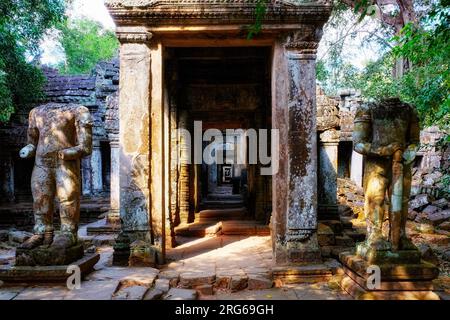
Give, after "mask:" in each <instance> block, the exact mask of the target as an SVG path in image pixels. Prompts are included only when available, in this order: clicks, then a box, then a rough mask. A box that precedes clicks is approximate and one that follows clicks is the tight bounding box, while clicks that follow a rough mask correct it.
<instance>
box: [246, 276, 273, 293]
mask: <svg viewBox="0 0 450 320" xmlns="http://www.w3.org/2000/svg"><path fill="white" fill-rule="evenodd" d="M247 283H248V285H247V289H249V290H263V289H270V288H272V286H273V281H272V279H269V278H267V277H263V276H261V275H259V274H256V275H254V274H249V275H248V282H247Z"/></svg>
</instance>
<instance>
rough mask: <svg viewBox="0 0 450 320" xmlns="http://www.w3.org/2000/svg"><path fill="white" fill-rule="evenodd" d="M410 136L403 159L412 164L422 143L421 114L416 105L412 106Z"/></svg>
mask: <svg viewBox="0 0 450 320" xmlns="http://www.w3.org/2000/svg"><path fill="white" fill-rule="evenodd" d="M408 134H409V137H408V142H409V144H408V146H407V148H406V150H405V152H404V153H403V160H404V162H405V164H411V163H412V162H413V161H414V159H415V158H416V155H417V151H418V149H419V145H420V125H419V116H418V115H417V112H416V110H415V109H414V107H411V121H410V123H409V132H408Z"/></svg>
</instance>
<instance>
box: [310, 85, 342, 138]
mask: <svg viewBox="0 0 450 320" xmlns="http://www.w3.org/2000/svg"><path fill="white" fill-rule="evenodd" d="M316 100H317V102H316V103H317V131H326V130H329V129H332V128H338V127H339V125H340V117H339V108H338V105H339V102H338V101H337V100H335V99H333V98H330V97H328V96H326V95H325V93H324V92H323V90H322V88H320V87H319V86H317V89H316ZM321 140H322V139H321Z"/></svg>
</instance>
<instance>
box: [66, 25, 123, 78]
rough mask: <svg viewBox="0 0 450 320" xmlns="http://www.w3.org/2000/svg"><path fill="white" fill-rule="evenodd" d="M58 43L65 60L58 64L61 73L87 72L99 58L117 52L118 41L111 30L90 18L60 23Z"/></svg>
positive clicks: (101, 58) (109, 57)
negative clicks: (62, 50)
mask: <svg viewBox="0 0 450 320" xmlns="http://www.w3.org/2000/svg"><path fill="white" fill-rule="evenodd" d="M59 29H60V30H61V38H60V43H61V46H62V47H63V49H64V52H65V55H66V61H65V63H64V64H62V65H60V66H59V69H60V71H61V72H62V73H66V74H82V73H89V72H90V71H91V70H92V69H93V68H94V67H95V65H96V64H97V63H98V62H99V61H101V60H107V59H111V58H112V57H114V56H115V55H116V54H117V50H118V47H119V43H118V41H117V38H116V36H115V34H114V32H113V31H109V30H105V29H104V28H103V26H102V25H101V24H100V23H98V22H96V21H92V20H88V19H77V20H72V21H71V20H68V21H66V22H65V23H64V24H62V25H61V26H60V27H59Z"/></svg>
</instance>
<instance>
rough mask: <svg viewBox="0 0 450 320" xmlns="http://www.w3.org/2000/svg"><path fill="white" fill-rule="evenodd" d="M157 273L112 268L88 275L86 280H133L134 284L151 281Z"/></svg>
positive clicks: (144, 270)
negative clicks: (143, 280)
mask: <svg viewBox="0 0 450 320" xmlns="http://www.w3.org/2000/svg"><path fill="white" fill-rule="evenodd" d="M158 273H159V270H158V269H154V268H145V267H142V268H122V267H112V268H105V269H102V270H98V271H95V272H93V273H92V274H90V275H89V276H88V277H87V278H86V279H87V280H90V281H95V280H97V281H106V280H117V281H121V280H122V279H134V280H136V283H135V284H137V283H139V282H138V281H142V279H145V281H149V282H150V281H151V279H155V278H156V277H157V275H158Z"/></svg>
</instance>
